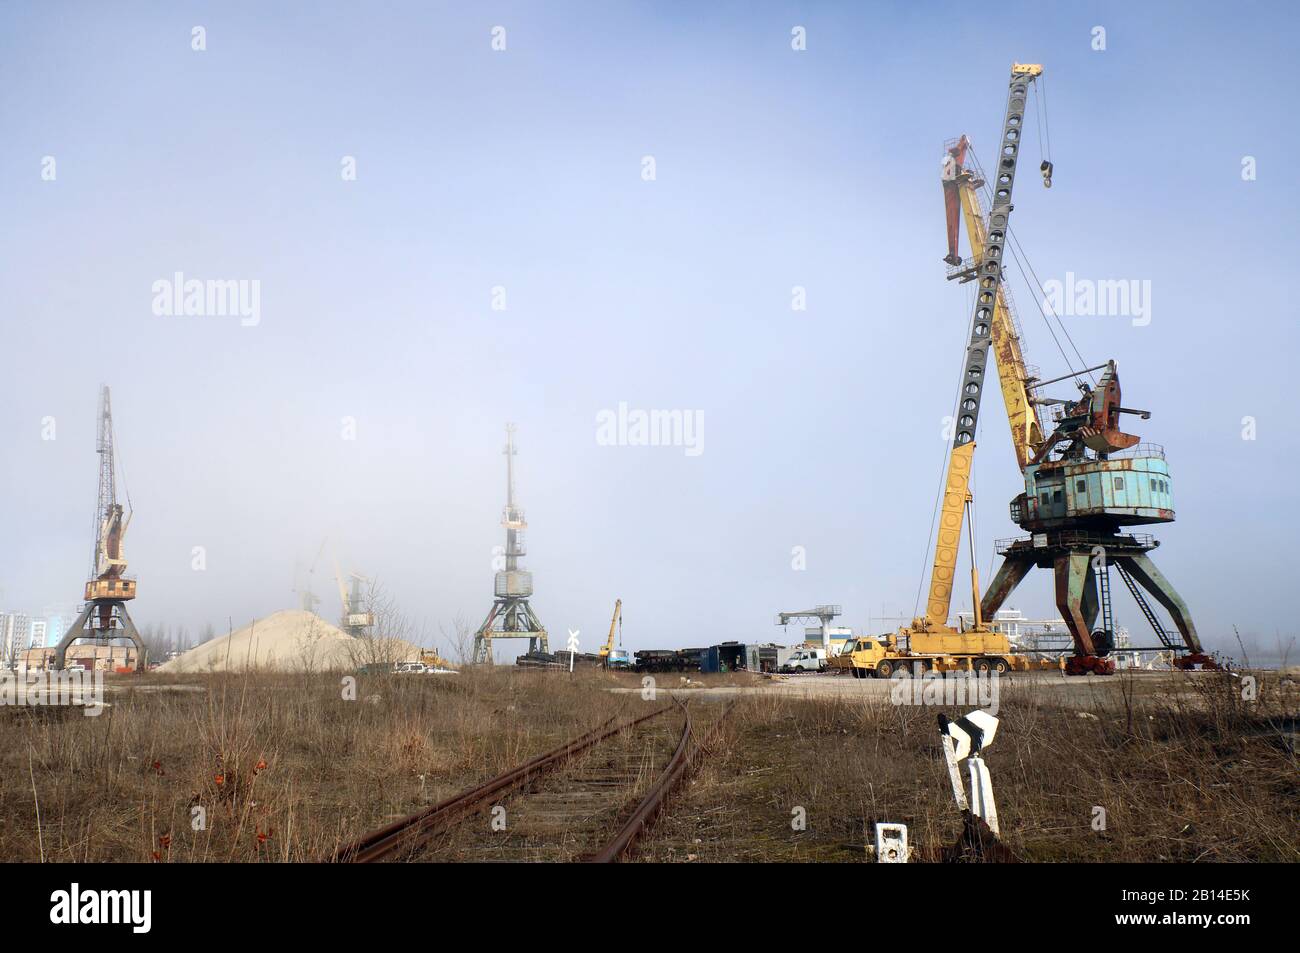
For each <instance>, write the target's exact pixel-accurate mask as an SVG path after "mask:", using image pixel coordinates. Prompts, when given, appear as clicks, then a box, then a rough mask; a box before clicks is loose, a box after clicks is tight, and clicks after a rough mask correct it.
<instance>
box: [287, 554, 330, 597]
mask: <svg viewBox="0 0 1300 953" xmlns="http://www.w3.org/2000/svg"><path fill="white" fill-rule="evenodd" d="M327 542H328V539H323V540H321V544H320V549H318V550H316V557H315V558H314V559H313V560H312V561H311V566H310V568H308V570H307V586H306V588H302V587H300V586H299V584H298V583H299V573H298V571H297V570H295V572H294V581H293V591H294V594H295V595H297V596H298V606H299V608H300V609H302V611H304V612H315V611H316V607H317V606H318V605H320V597H319V596H317V595H316V586H315V582H316V564H317V563H319V562H320V558H321V554H322V553H324V552H325V544H326V543H327ZM295 565H298V564H297V563H296V562H295Z"/></svg>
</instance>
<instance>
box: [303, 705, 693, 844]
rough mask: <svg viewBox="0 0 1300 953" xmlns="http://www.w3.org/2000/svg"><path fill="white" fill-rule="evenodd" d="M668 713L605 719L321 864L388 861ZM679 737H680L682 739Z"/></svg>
mask: <svg viewBox="0 0 1300 953" xmlns="http://www.w3.org/2000/svg"><path fill="white" fill-rule="evenodd" d="M672 707H673V706H672V705H665V706H664V707H663V708H660V709H658V710H656V711H653V712H651V713H650V714H648V715H642V716H641V717H640V718H634V719H632V720H631V721H628V722H624V723H622V724H619V725H613V726H612V727H611V726H610V723H611V722H612V721H613V720H614V719H613V718H611V719H609V721H606V722H604V723H603V724H601V725H599V726H597V727H596V728H593V729H592V730H591V731H589V732H587V733H586V734H583V735H579V736H578V737H577V738H574V739H573V740H572V741H569V742H566V743H565V744H563V745H560V746H559V747H558V748H554V749H552V750H551V751H548V752H546V753H545V754H540V755H538V756H537V757H535V758H532V759H530V760H528V761H525V762H524V763H523V764H521V765H519V766H518V767H515V768H511V769H510V770H509V771H506V772H504V773H503V774H499V775H497V776H496V777H495V778H491V779H490V780H487V781H484V782H483V783H482V784H479V785H477V786H475V787H472V788H469V789H468V790H466V791H462V792H460V793H459V794H456V795H453V796H452V797H450V798H447V799H446V800H444V801H440V802H439V803H437V804H434V805H432V806H431V807H427V808H425V809H424V810H422V811H418V812H417V813H415V814H412V815H410V816H408V817H405V818H402V819H401V820H400V821H395V822H394V823H392V824H389V825H388V826H387V827H382V828H380V829H379V830H375V831H371V832H370V833H369V834H367V835H365V836H364V837H362V838H361V839H359V840H357V841H354V842H352V843H351V844H346V845H344V846H343V847H340V848H339V849H338V850H336V851H335V852H334V853H333V854H332V855H330V856H329V857H328V858H326V862H327V863H357V864H366V863H373V862H374V861H377V860H383V859H385V858H387V857H390V856H392V855H393V854H396V853H397V852H399V851H401V850H404V849H409V848H412V847H416V846H419V845H420V844H422V843H424V842H425V841H427V840H428V839H429V838H430V837H432V836H433V835H434V834H435V833H437V832H439V831H441V830H445V829H446V828H447V826H448V825H449V824H451V822H453V821H454V820H456V819H457V818H459V817H461V816H463V815H465V814H467V813H470V812H472V811H474V810H475V809H477V808H479V807H481V806H482V805H483V804H484V802H485V801H487V800H488V799H489V798H490V797H492V796H493V795H494V794H497V793H499V792H501V791H504V790H507V789H509V788H513V787H517V786H519V785H521V784H523V783H525V782H527V781H529V780H531V779H532V778H534V777H536V776H537V775H540V774H543V773H545V772H547V771H551V770H554V769H555V768H557V767H559V766H560V765H561V764H563V763H565V762H566V761H568V760H569V759H570V758H572V757H573V756H574V755H576V754H580V753H581V752H583V751H585V750H587V749H588V748H590V747H592V746H593V745H596V744H599V743H600V742H602V741H604V740H605V739H606V738H610V737H612V736H613V735H616V734H618V733H619V732H620V731H626V730H627V729H628V728H633V727H635V726H637V725H639V724H641V723H642V722H646V721H649V720H650V719H651V718H657V717H659V716H660V715H662V714H663V713H664V712H666V711H669V710H670V709H672ZM688 719H689V715H688ZM685 737H686V736H685V735H683V738H685ZM679 747H680V745H679ZM674 757H675V756H674Z"/></svg>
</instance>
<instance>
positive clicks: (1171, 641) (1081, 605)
mask: <svg viewBox="0 0 1300 953" xmlns="http://www.w3.org/2000/svg"><path fill="white" fill-rule="evenodd" d="M1041 73H1042V67H1041V66H1037V65H1022V64H1016V65H1014V66H1013V67H1012V72H1011V81H1010V89H1009V93H1008V100H1007V110H1006V114H1005V117H1004V120H1003V130H1002V138H1001V141H1000V144H999V154H998V157H997V164H996V166H995V175H994V177H993V179H992V181H991V183H988V184H989V185H990V188H991V192H992V205H991V210H990V212H989V214H988V216H987V218H986V217H985V215H984V211H983V207H982V205H981V203H980V197H979V189H980V188H981V187H983V186H985V185H986V177H985V176H984V174H983V171H982V170H980V169H979V168H978V162H973V165H974V168H970V167H968V165H967V162H968V159H970V160H974V153H973V150H972V149H971V148H970V141H969V140H968V139H967V137H966V136H962V137H961V138H960V139H957V140H954V141H952V142H950V143H949V144H948V148H947V151H946V155H945V158H944V167H943V175H942V179H943V187H944V193H945V200H946V203H945V204H946V207H947V225H948V254H947V256H946V257H945V259H944V260H945V261H946V262H947V263H948V264H949V266H950V268H949V275H948V277H949V279H950V280H951V279H957V280H959V281H961V282H967V281H975V282H976V300H975V312H974V317H973V318H972V321H971V325H970V339H969V343H968V345H967V350H966V361H965V364H964V365H963V376H962V382H961V385H960V392H959V395H958V412H957V419H956V421H955V433H954V438H953V444H952V450H951V453H950V456H949V464H948V473H947V478H946V481H945V487H944V495H943V502H942V508H941V511H940V514H939V532H938V538H937V539H936V541H935V553H934V564H933V568H932V572H931V579H930V590H929V597H928V600H927V603H926V613H925V615H924V616H922V617H920V618H918V619H915V620H914V621H913V623H912V627H911V629H910V630H905V631H908V632H909V634H910V635H911V637H912V639H913V644H914V647H915V643H916V640H917V639H918V637H919V639H920V641H921V642H922V643H924V642H926V641H927V640H930V641H934V642H945V641H949V642H950V641H952V640H953V639H954V638H972V637H973V638H975V639H985V640H988V639H994V638H1000V637H994V636H993V635H992V634H991V633H990V632H989V630H988V627H987V625H986V623H985V620H990V619H992V618H993V616H994V614H995V613H996V612H997V611H998V609H999V608H1000V607H1001V606H1002V604H1003V602H1004V601H1005V600H1006V598H1007V597H1008V596H1009V595H1010V594H1011V592H1012V591H1013V590H1014V589H1015V587H1016V585H1017V584H1018V583H1019V582H1020V581H1021V580H1022V579H1024V577H1025V575H1026V574H1027V573H1028V572H1029V570H1030V569H1031V568H1033V567H1034V566H1040V567H1043V568H1048V569H1052V570H1053V572H1054V574H1055V576H1056V603H1057V607H1058V608H1059V609H1060V612H1061V615H1062V618H1063V619H1064V620H1065V623H1066V626H1067V627H1068V628H1069V630H1070V635H1071V637H1072V638H1073V641H1074V645H1075V653H1074V655H1073V657H1072V658H1071V659H1070V660H1069V662H1068V664H1067V667H1066V671H1067V672H1068V673H1069V674H1075V675H1078V674H1087V673H1097V674H1109V673H1111V672H1113V671H1114V664H1113V662H1112V661H1111V660H1109V659H1108V658H1107V656H1108V655H1109V654H1110V652H1111V650H1112V649H1113V648H1114V642H1115V637H1114V632H1115V629H1114V624H1113V619H1112V613H1111V601H1110V585H1109V580H1110V576H1109V567H1110V564H1111V563H1112V562H1113V563H1114V564H1115V565H1116V568H1117V570H1118V572H1119V574H1120V577H1121V579H1122V580H1123V581H1124V583H1125V585H1126V586H1127V587H1128V589H1129V591H1130V592H1131V593H1132V594H1133V597H1134V599H1135V600H1136V601H1137V604H1138V606H1139V608H1140V609H1141V610H1142V612H1143V614H1144V616H1145V617H1146V618H1147V620H1148V621H1149V622H1150V623H1151V625H1152V627H1153V629H1154V630H1155V632H1156V635H1157V636H1158V637H1159V638H1160V640H1161V642H1162V643H1163V645H1164V646H1165V647H1167V648H1176V649H1178V650H1179V651H1181V652H1185V653H1187V654H1186V655H1184V657H1183V658H1182V659H1181V660H1180V663H1179V664H1180V665H1181V666H1183V667H1189V666H1191V665H1195V664H1213V663H1212V661H1211V660H1210V659H1208V658H1207V657H1206V656H1205V654H1204V653H1203V652H1202V649H1201V645H1200V641H1199V639H1198V637H1197V633H1196V628H1195V626H1194V625H1193V623H1192V620H1191V615H1190V613H1189V612H1188V610H1187V606H1186V604H1185V603H1184V602H1183V600H1182V599H1181V597H1179V595H1178V593H1177V592H1176V591H1175V590H1174V588H1173V586H1172V585H1170V583H1169V582H1168V580H1166V579H1165V578H1164V577H1163V576H1162V575H1161V574H1160V572H1159V570H1157V569H1156V567H1155V565H1154V564H1153V563H1152V562H1151V559H1150V557H1149V556H1148V555H1147V553H1148V552H1150V551H1151V550H1152V549H1154V548H1155V547H1156V546H1157V545H1159V544H1158V543H1157V542H1156V541H1155V540H1153V539H1152V538H1151V537H1150V536H1147V535H1141V536H1133V535H1125V534H1122V533H1120V527H1122V526H1129V525H1141V524H1150V523H1163V522H1171V521H1172V520H1173V518H1174V513H1173V501H1172V491H1171V487H1170V478H1169V469H1168V466H1167V464H1166V462H1165V456H1164V451H1163V449H1162V448H1160V447H1157V446H1155V445H1152V444H1142V443H1140V441H1139V438H1138V437H1136V436H1134V435H1132V434H1127V433H1124V432H1123V431H1122V430H1120V428H1119V423H1120V420H1119V418H1120V415H1121V414H1136V415H1139V416H1141V417H1142V418H1143V419H1146V418H1149V417H1150V414H1149V413H1148V412H1146V411H1139V410H1132V409H1130V408H1126V407H1124V406H1122V402H1121V399H1120V383H1119V372H1118V369H1117V367H1116V364H1115V361H1113V360H1111V361H1107V362H1106V363H1105V364H1100V365H1097V366H1095V367H1089V368H1084V369H1081V370H1078V371H1074V370H1072V371H1071V373H1070V374H1066V375H1065V376H1063V377H1059V378H1054V379H1052V380H1047V381H1043V380H1040V379H1039V377H1038V373H1037V370H1036V369H1031V368H1030V367H1029V366H1028V365H1027V364H1026V363H1025V359H1024V353H1023V346H1022V341H1021V334H1020V329H1019V326H1018V324H1017V322H1016V319H1015V315H1014V312H1013V310H1012V307H1011V301H1010V298H1009V296H1008V294H1007V291H1006V289H1005V288H1004V286H1003V271H1004V265H1003V258H1004V256H1003V252H1004V249H1005V247H1006V244H1007V241H1008V238H1009V237H1010V238H1011V240H1012V241H1014V235H1012V233H1011V231H1010V225H1009V217H1010V213H1011V210H1012V205H1011V190H1012V186H1013V184H1014V181H1015V176H1016V163H1017V158H1018V154H1019V151H1020V146H1021V138H1022V133H1023V121H1024V116H1025V105H1026V97H1027V90H1028V87H1029V85H1030V84H1031V83H1033V82H1034V81H1035V80H1037V79H1038V77H1039V76H1040V75H1041ZM1041 171H1042V174H1043V184H1044V185H1046V186H1048V187H1050V186H1051V176H1052V171H1053V168H1052V163H1051V161H1050V158H1048V157H1047V156H1044V157H1043V162H1042V166H1041ZM958 209H960V214H961V217H962V218H964V219H965V223H966V229H967V234H968V236H969V241H970V245H971V258H970V259H969V260H967V261H963V260H962V259H961V257H960V255H959V254H958V252H957V249H958V237H959V236H958V224H957V218H958ZM1018 244H1019V243H1018V242H1017V243H1016V245H1017V246H1018ZM1021 257H1022V258H1023V250H1022V252H1021ZM1031 273H1032V268H1031ZM1044 319H1046V313H1044ZM990 342H991V343H992V347H993V351H994V355H995V359H996V362H997V369H998V378H999V381H1000V383H1001V387H1002V395H1003V401H1004V403H1005V406H1006V412H1007V419H1008V422H1009V423H1010V427H1011V438H1012V445H1013V447H1014V449H1015V453H1016V459H1017V463H1018V465H1019V467H1020V469H1021V471H1022V474H1023V476H1024V481H1025V491H1024V492H1023V493H1021V494H1020V495H1019V496H1017V497H1016V498H1015V499H1014V500H1012V502H1011V517H1012V519H1013V520H1014V521H1015V522H1016V523H1017V524H1019V525H1020V526H1021V527H1022V528H1024V529H1026V530H1028V531H1029V532H1030V533H1031V534H1032V535H1031V536H1030V537H1028V538H1021V539H1014V540H1001V541H999V542H998V552H999V553H1000V554H1002V556H1003V557H1004V559H1003V563H1002V565H1001V567H1000V568H999V570H998V573H997V576H996V577H995V578H994V580H993V583H992V584H991V585H990V587H989V589H988V592H987V593H985V594H984V596H983V597H982V598H981V597H980V594H979V579H978V575H977V573H976V571H975V565H974V555H973V542H974V541H973V539H972V559H971V563H972V565H971V585H972V599H973V604H974V610H975V611H974V627H973V629H972V630H970V631H969V632H966V633H957V632H955V630H952V629H950V628H948V626H947V615H948V609H949V606H950V602H951V597H952V585H953V577H954V574H955V570H956V562H957V552H958V549H959V546H960V540H961V528H962V522H963V519H962V516H963V510H965V513H966V520H967V522H968V523H969V520H970V505H971V502H972V501H971V495H970V492H969V482H970V473H971V462H972V459H973V454H974V451H975V433H976V429H975V427H976V421H977V419H978V415H979V409H980V400H981V397H982V395H983V390H984V382H985V380H986V378H987V375H986V373H985V372H986V359H987V354H988V350H989V346H990ZM1062 353H1063V354H1064V351H1062ZM1067 363H1068V360H1067ZM1098 370H1100V371H1102V374H1101V377H1100V379H1099V381H1098V382H1097V383H1096V384H1095V385H1094V384H1092V383H1091V382H1090V380H1085V379H1084V375H1085V374H1091V372H1093V371H1098ZM1070 379H1073V380H1074V382H1075V384H1076V386H1077V387H1078V389H1079V394H1080V396H1079V397H1078V398H1077V399H1073V400H1068V399H1057V398H1048V397H1045V396H1043V395H1042V388H1044V387H1047V386H1049V385H1051V384H1055V383H1058V382H1060V381H1065V380H1070ZM1047 406H1051V407H1054V408H1056V411H1055V414H1054V418H1053V421H1052V423H1053V425H1054V429H1053V430H1052V431H1051V433H1050V434H1048V435H1047V436H1046V437H1045V436H1044V431H1045V429H1046V428H1045V426H1044V423H1045V422H1044V420H1043V418H1042V415H1041V412H1040V408H1042V407H1047ZM1139 585H1140V586H1141V587H1143V588H1145V589H1146V590H1147V591H1148V592H1149V593H1150V594H1151V595H1153V596H1154V597H1155V599H1156V600H1157V601H1158V602H1159V603H1160V604H1161V605H1163V606H1164V607H1165V608H1166V610H1168V612H1169V613H1170V615H1171V616H1172V617H1173V620H1174V624H1175V625H1176V626H1177V628H1178V632H1179V634H1180V636H1181V640H1182V641H1181V644H1180V643H1179V642H1178V641H1176V640H1175V638H1174V637H1173V636H1171V635H1170V634H1169V633H1168V632H1166V631H1165V630H1164V628H1163V626H1162V625H1161V624H1160V621H1159V619H1158V617H1157V616H1156V615H1155V613H1154V611H1153V610H1152V608H1151V606H1150V604H1149V603H1148V602H1147V601H1146V599H1145V598H1144V596H1143V594H1142V592H1141V590H1140V589H1139ZM1099 613H1100V614H1101V615H1102V626H1101V627H1100V628H1097V629H1094V626H1095V625H1096V623H1097V616H1098V614H1099ZM923 650H924V649H923Z"/></svg>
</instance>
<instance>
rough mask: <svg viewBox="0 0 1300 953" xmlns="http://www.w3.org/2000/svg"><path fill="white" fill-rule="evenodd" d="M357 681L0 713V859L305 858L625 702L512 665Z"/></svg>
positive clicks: (137, 690) (243, 684)
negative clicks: (350, 690)
mask: <svg viewBox="0 0 1300 953" xmlns="http://www.w3.org/2000/svg"><path fill="white" fill-rule="evenodd" d="M358 682H359V688H358V692H357V696H358V697H357V699H356V700H354V701H347V700H344V699H343V697H342V691H341V688H340V680H339V677H338V676H330V675H324V674H322V675H318V676H302V675H297V676H289V675H271V674H247V675H244V674H230V675H209V676H192V677H187V678H178V677H172V678H161V677H158V676H146V677H143V678H138V679H133V678H125V679H121V680H119V681H118V682H117V684H118V685H121V686H129V687H127V688H126V689H125V690H124V691H122V692H120V693H115V692H110V694H109V696H108V701H109V703H110V706H111V707H109V708H108V709H107V710H106V711H105V712H104V713H103V714H102V715H100V716H99V717H93V718H91V717H85V716H84V715H83V714H82V712H81V710H79V709H16V710H15V709H8V710H3V711H0V751H3V759H4V760H3V771H2V772H0V825H2V826H0V859H3V860H10V861H14V860H16V861H35V860H39V859H40V858H41V857H42V855H43V856H44V858H45V859H46V860H77V861H142V860H150V859H154V860H184V861H251V860H279V861H302V860H314V859H317V858H319V857H321V856H323V855H326V854H328V853H329V852H330V851H331V850H332V849H334V848H335V847H337V846H338V845H339V843H340V842H341V841H343V840H347V839H351V838H353V837H356V836H357V835H359V834H361V833H363V832H364V831H366V830H369V829H371V828H373V827H377V826H380V825H382V824H385V823H388V822H389V821H391V820H392V819H394V818H396V817H398V816H401V815H404V814H408V813H411V812H413V811H415V810H417V809H419V808H420V807H422V806H424V805H426V804H429V803H432V802H434V801H437V800H439V799H441V798H444V797H446V796H447V795H449V794H452V793H455V792H456V791H458V790H460V789H462V788H464V787H467V786H469V785H471V784H473V783H476V782H478V781H481V780H483V779H485V778H488V777H491V776H492V775H495V774H497V773H499V772H501V771H503V770H505V769H506V768H508V767H511V766H512V765H514V764H516V763H518V762H519V761H521V760H524V759H526V758H529V757H532V756H533V755H535V754H538V753H540V752H542V751H545V750H547V749H549V748H552V747H554V746H556V745H557V744H559V743H561V742H562V741H564V740H567V739H568V738H569V737H571V736H572V735H574V734H576V733H577V732H578V731H580V730H582V729H584V728H586V727H589V726H591V725H594V724H595V723H597V722H600V721H604V720H605V719H607V718H609V717H610V716H612V715H614V714H615V713H616V712H619V711H622V710H623V709H624V708H625V706H626V704H627V703H626V702H625V701H624V700H622V699H621V698H620V697H619V696H612V695H610V694H608V693H605V692H601V691H598V690H595V689H594V686H593V685H591V684H590V683H589V682H588V681H584V682H582V683H580V684H579V683H574V682H571V681H570V680H569V679H567V678H554V677H551V678H547V677H546V675H544V674H541V673H525V672H517V671H512V670H507V671H498V672H495V673H491V672H485V673H464V674H461V675H456V676H372V677H366V676H362V677H360V678H359V679H358ZM163 686H171V687H163ZM29 757H30V760H31V772H30V777H29V769H28V761H29ZM33 779H34V788H35V790H34V791H33ZM37 803H39V816H40V830H39V834H38V825H37ZM195 809H198V810H199V811H200V812H202V814H203V815H205V823H204V824H203V825H201V827H200V829H195V826H196V825H195V824H194V816H195V813H196V811H195Z"/></svg>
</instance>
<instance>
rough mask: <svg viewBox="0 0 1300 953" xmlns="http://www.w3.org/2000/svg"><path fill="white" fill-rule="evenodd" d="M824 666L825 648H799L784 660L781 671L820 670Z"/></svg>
mask: <svg viewBox="0 0 1300 953" xmlns="http://www.w3.org/2000/svg"><path fill="white" fill-rule="evenodd" d="M824 668H826V650H825V649H811V648H800V649H795V651H794V654H792V655H791V656H790V657H789V658H787V659H786V660H785V663H784V664H783V665H782V666H781V671H783V672H820V671H822V670H823V669H824Z"/></svg>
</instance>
